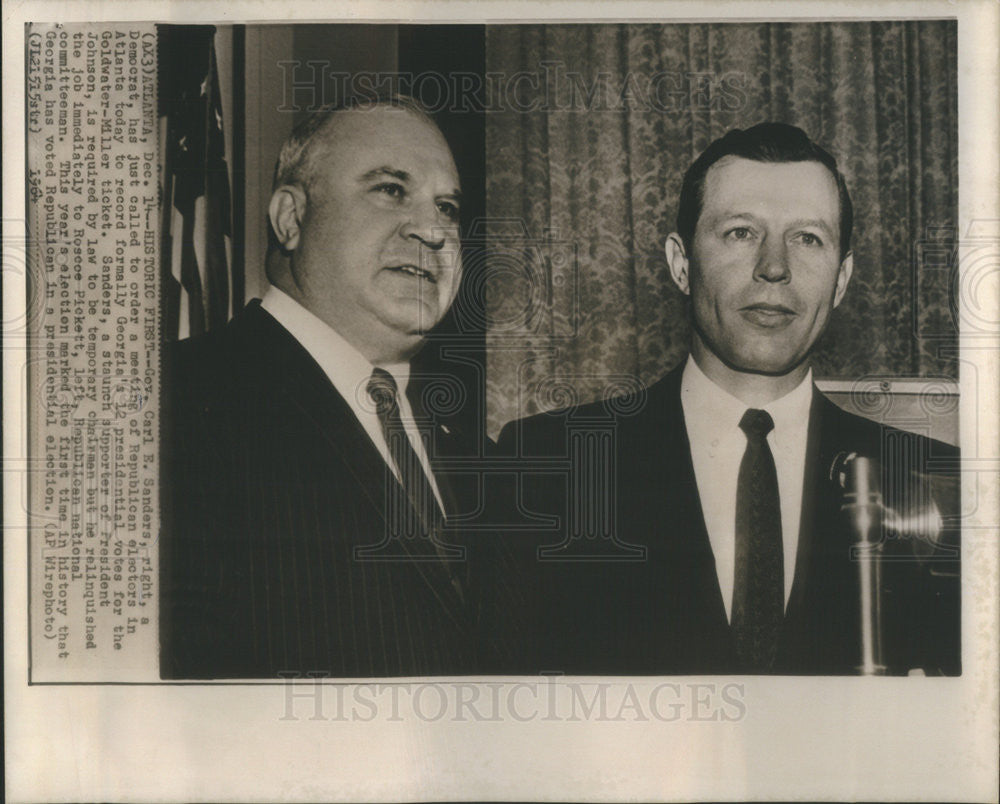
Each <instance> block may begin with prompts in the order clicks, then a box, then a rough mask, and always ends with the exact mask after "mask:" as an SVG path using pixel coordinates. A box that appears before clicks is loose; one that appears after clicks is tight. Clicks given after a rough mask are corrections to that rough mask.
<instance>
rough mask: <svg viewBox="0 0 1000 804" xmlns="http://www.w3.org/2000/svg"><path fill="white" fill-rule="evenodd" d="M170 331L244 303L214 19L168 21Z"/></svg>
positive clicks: (204, 323)
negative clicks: (236, 255) (234, 238)
mask: <svg viewBox="0 0 1000 804" xmlns="http://www.w3.org/2000/svg"><path fill="white" fill-rule="evenodd" d="M158 34H159V54H160V64H159V76H160V93H159V94H160V134H161V142H162V143H163V147H162V148H161V158H162V160H163V161H162V165H161V167H162V173H161V175H162V176H163V184H164V186H163V192H164V196H163V199H164V203H163V206H162V209H163V220H162V234H163V239H162V243H163V254H162V257H163V265H164V266H167V265H169V266H170V273H169V276H168V277H167V279H166V283H165V285H166V289H165V290H166V292H165V299H164V301H165V304H164V320H163V327H164V333H165V335H166V336H167V337H168V338H171V337H175V338H186V337H188V336H189V335H199V334H201V333H203V332H206V331H207V330H209V329H211V328H213V327H218V326H221V325H223V324H225V323H226V321H228V320H229V319H230V318H231V317H232V315H233V313H234V312H235V311H236V310H238V309H240V307H242V304H243V286H244V280H243V276H242V272H241V271H238V270H235V269H234V266H233V256H232V248H233V242H232V236H233V235H232V233H233V227H232V204H231V195H230V185H229V168H228V166H227V164H226V152H225V138H224V135H223V127H222V126H223V120H222V103H221V98H220V93H219V68H218V64H217V63H216V53H215V35H216V30H215V27H214V26H212V25H161V26H159V27H158Z"/></svg>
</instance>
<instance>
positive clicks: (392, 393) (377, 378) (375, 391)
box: [367, 368, 399, 417]
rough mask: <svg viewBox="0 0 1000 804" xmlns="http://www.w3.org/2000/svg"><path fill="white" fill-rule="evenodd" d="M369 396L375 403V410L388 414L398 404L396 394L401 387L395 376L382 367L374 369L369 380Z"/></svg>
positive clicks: (378, 412) (381, 413)
mask: <svg viewBox="0 0 1000 804" xmlns="http://www.w3.org/2000/svg"><path fill="white" fill-rule="evenodd" d="M367 390H368V396H369V398H370V399H371V400H372V402H374V403H375V412H376V413H377V414H378V415H379V416H380V417H384V416H386V415H387V414H388V413H389V412H390V411H391V410H392V409H393V408H394V407H395V406H396V394H397V393H398V392H399V389H398V387H397V385H396V380H395V379H394V378H393V376H392V375H391V374H390V373H389V372H388V371H386V370H385V369H382V368H376V369H375V370H374V371H372V376H371V378H370V379H369V380H368V388H367Z"/></svg>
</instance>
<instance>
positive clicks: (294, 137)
mask: <svg viewBox="0 0 1000 804" xmlns="http://www.w3.org/2000/svg"><path fill="white" fill-rule="evenodd" d="M380 111H382V112H384V113H391V112H395V111H398V112H400V113H403V112H405V113H408V114H409V115H410V117H412V118H413V119H415V120H419V121H422V122H423V123H424V124H425V125H426V126H427V128H428V129H429V130H431V131H433V132H434V134H435V135H436V136H437V138H438V139H439V140H440V142H441V144H442V145H443V146H444V148H445V149H446V150H447V152H448V155H449V156H450V157H451V158H452V161H454V155H453V154H452V153H451V147H450V146H449V145H448V141H447V139H446V138H445V136H444V134H443V133H442V131H441V129H440V127H439V126H438V125H437V123H436V122H434V119H433V118H432V117H431V116H430V115H429V114H428V113H427V112H426V111H424V110H423V109H421V108H420V107H419V106H417V105H416V104H415V102H413V103H407V102H400V101H399V100H398V99H394V100H376V101H370V102H363V103H358V104H356V105H350V106H344V107H340V108H335V109H329V110H325V111H318V112H316V113H314V115H313V116H312V117H310V118H307V120H305V121H303V123H301V124H300V125H299V126H298V127H296V129H295V130H293V131H292V133H291V134H290V135H289V136H288V138H287V139H286V140H285V142H284V143H283V144H282V146H281V151H280V152H279V155H278V160H277V163H276V164H275V169H274V178H273V181H272V188H271V189H272V192H274V191H275V190H277V189H278V188H279V187H282V186H284V185H288V184H301V185H304V186H308V184H309V183H310V181H311V180H312V178H313V176H314V174H315V170H314V169H313V162H314V160H315V158H316V156H317V154H318V153H322V152H323V149H324V148H327V147H330V146H331V145H332V144H334V137H335V136H336V135H337V126H338V125H342V124H343V122H344V121H346V120H347V119H348V113H351V112H354V113H356V114H354V115H352V117H359V116H360V115H361V114H370V113H373V112H380ZM310 124H311V125H312V126H313V127H312V128H310ZM302 127H306V132H305V134H304V136H303V133H302Z"/></svg>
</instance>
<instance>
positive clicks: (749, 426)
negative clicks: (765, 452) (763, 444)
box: [740, 408, 774, 438]
mask: <svg viewBox="0 0 1000 804" xmlns="http://www.w3.org/2000/svg"><path fill="white" fill-rule="evenodd" d="M740 429H741V430H742V431H743V432H744V433H746V435H747V438H755V437H756V438H765V437H766V436H767V434H768V433H770V432H771V431H772V430H773V429H774V419H772V418H771V414H770V413H768V412H767V411H766V410H757V409H756V408H750V409H749V410H747V412H746V413H744V414H743V418H742V419H740Z"/></svg>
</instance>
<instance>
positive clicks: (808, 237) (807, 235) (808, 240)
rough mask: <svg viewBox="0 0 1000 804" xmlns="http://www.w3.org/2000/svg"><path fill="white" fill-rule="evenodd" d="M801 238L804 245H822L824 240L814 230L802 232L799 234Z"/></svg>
mask: <svg viewBox="0 0 1000 804" xmlns="http://www.w3.org/2000/svg"><path fill="white" fill-rule="evenodd" d="M799 240H800V241H801V242H802V244H803V245H806V246H822V245H823V241H822V240H821V239H820V238H819V237H818V236H816V235H814V234H813V233H812V232H801V233H800V234H799Z"/></svg>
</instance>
